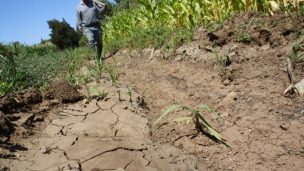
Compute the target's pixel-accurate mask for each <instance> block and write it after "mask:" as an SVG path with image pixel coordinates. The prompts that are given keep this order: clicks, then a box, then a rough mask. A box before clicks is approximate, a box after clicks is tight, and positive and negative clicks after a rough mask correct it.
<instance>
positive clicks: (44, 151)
mask: <svg viewBox="0 0 304 171" xmlns="http://www.w3.org/2000/svg"><path fill="white" fill-rule="evenodd" d="M40 151H41V153H42V154H50V153H51V151H52V148H51V147H46V146H42V147H41V149H40Z"/></svg>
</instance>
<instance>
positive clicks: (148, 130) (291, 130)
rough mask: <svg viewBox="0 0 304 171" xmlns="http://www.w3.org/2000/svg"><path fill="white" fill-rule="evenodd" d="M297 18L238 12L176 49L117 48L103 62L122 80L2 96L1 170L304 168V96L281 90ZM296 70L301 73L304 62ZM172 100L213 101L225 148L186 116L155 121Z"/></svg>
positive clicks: (215, 123) (192, 103)
mask: <svg viewBox="0 0 304 171" xmlns="http://www.w3.org/2000/svg"><path fill="white" fill-rule="evenodd" d="M295 23H296V25H294V26H293V25H291V23H290V19H289V18H288V16H287V15H284V14H280V15H275V16H273V17H271V18H269V17H265V16H261V15H259V14H246V15H244V14H243V15H238V16H235V17H232V18H231V19H229V20H228V21H227V22H225V23H224V25H223V28H222V29H218V30H217V31H214V32H212V33H208V32H207V31H206V30H204V29H203V28H200V29H198V31H197V33H196V34H195V36H194V41H193V42H190V43H186V44H184V45H182V46H181V47H179V48H177V49H174V50H169V51H166V52H165V51H160V50H153V49H144V50H143V51H136V50H121V51H119V52H118V53H116V54H115V55H114V56H112V58H109V59H108V60H107V62H108V63H112V64H115V66H116V69H117V70H118V72H119V75H120V76H119V85H118V86H113V85H112V84H111V82H110V79H109V78H108V76H106V77H103V78H102V79H100V80H98V81H93V82H91V83H88V84H87V85H85V86H84V87H81V88H80V89H79V90H78V91H79V92H80V93H81V94H82V95H81V94H79V93H78V92H77V91H76V90H75V89H73V88H72V87H69V85H68V84H66V83H64V82H56V83H54V84H52V85H51V87H50V90H49V91H48V92H45V93H43V94H41V93H40V92H39V91H37V90H27V91H25V92H21V93H19V94H18V95H17V96H6V97H2V98H1V99H0V110H1V111H2V112H0V126H1V127H0V129H1V130H0V131H1V139H0V148H1V149H0V171H23V170H30V171H42V170H50V171H52V170H75V171H77V170H93V171H99V170H127V171H136V170H138V171H142V170H143V171H149V170H163V171H168V170H172V171H195V170H198V171H203V170H241V171H243V170H294V171H300V170H303V168H304V127H303V124H304V103H303V101H304V99H303V97H295V96H289V95H284V94H283V92H284V90H285V89H286V88H287V87H288V86H289V85H290V82H289V79H288V74H287V70H286V58H287V57H288V55H289V54H290V53H291V51H292V47H293V46H294V45H295V42H296V37H297V34H298V32H299V31H300V29H302V28H303V23H304V22H303V18H301V17H297V18H295ZM216 54H217V55H216ZM216 56H218V57H219V59H222V60H216ZM225 60H226V61H225ZM221 61H222V62H223V63H221V64H220V63H219V62H221ZM293 69H294V74H295V77H296V78H297V80H298V81H299V80H300V79H301V78H304V74H303V70H304V68H303V62H301V61H299V62H298V63H294V67H293ZM86 70H87V69H86V68H85V67H84V69H82V71H86ZM92 88H93V89H94V91H90V90H92ZM80 99H82V100H81V101H78V100H80ZM76 101H78V102H76ZM173 103H178V104H185V105H189V106H193V107H195V106H196V105H198V104H202V103H207V104H209V106H211V107H213V108H214V109H216V110H217V111H218V112H219V113H220V117H219V116H214V115H210V114H208V113H203V114H204V116H205V117H206V118H207V119H208V120H209V121H210V123H211V124H212V125H213V126H214V128H216V129H217V130H218V131H219V132H220V133H221V134H222V135H223V136H224V137H225V138H226V139H227V143H228V144H229V145H230V146H231V149H229V148H227V147H226V146H224V145H223V144H219V143H216V142H214V141H213V140H212V139H210V138H208V137H207V136H205V135H204V134H202V133H199V132H197V130H196V128H195V127H194V125H193V124H192V123H191V122H190V123H178V124H177V123H174V122H168V123H166V124H163V125H162V126H161V127H159V128H158V127H156V126H154V124H153V122H154V121H155V120H156V119H157V118H158V117H159V114H160V113H162V111H164V110H165V108H167V107H168V106H169V105H171V104H173ZM186 114H187V113H185V112H182V111H176V112H174V113H172V114H170V115H169V116H168V117H166V118H165V119H164V120H167V121H170V120H172V119H175V118H177V117H180V116H185V115H186Z"/></svg>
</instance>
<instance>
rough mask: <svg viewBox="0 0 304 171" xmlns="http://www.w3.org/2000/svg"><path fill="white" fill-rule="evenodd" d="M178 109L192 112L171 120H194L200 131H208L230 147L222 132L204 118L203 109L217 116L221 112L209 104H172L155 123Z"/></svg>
mask: <svg viewBox="0 0 304 171" xmlns="http://www.w3.org/2000/svg"><path fill="white" fill-rule="evenodd" d="M177 109H182V110H184V111H187V112H190V116H188V117H182V118H176V119H173V120H171V122H186V121H193V123H194V124H195V126H196V128H197V129H198V130H199V131H201V132H203V133H205V131H206V132H207V133H208V134H209V135H210V136H212V137H213V138H215V140H216V141H218V142H220V143H222V144H224V145H226V146H227V147H229V145H228V144H227V143H226V140H225V139H224V138H223V137H222V135H221V134H220V133H218V132H217V131H216V130H215V129H214V128H213V127H212V126H211V125H210V124H209V122H208V121H207V120H206V119H205V118H204V116H203V113H202V111H205V112H208V113H214V114H216V115H217V116H219V114H218V113H217V112H216V111H215V110H213V109H212V108H210V107H209V106H208V105H207V104H201V105H198V106H196V107H195V108H192V107H188V106H185V105H172V106H170V107H168V109H167V110H166V111H165V112H164V113H162V114H161V115H160V117H159V118H158V119H157V120H156V122H155V123H154V124H155V125H157V124H159V123H160V122H161V120H162V119H163V118H164V117H165V116H166V115H168V114H169V113H171V112H174V111H176V110H177Z"/></svg>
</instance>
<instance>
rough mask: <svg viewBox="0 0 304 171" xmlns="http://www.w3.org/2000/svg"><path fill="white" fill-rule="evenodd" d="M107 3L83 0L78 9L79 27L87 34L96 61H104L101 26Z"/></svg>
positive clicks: (98, 62) (99, 62)
mask: <svg viewBox="0 0 304 171" xmlns="http://www.w3.org/2000/svg"><path fill="white" fill-rule="evenodd" d="M105 9H106V4H103V3H98V2H96V1H93V0H81V2H80V4H79V5H78V6H77V9H76V16H77V22H76V24H77V29H78V30H79V31H80V32H81V33H82V34H84V35H85V36H86V38H87V40H88V44H89V46H90V48H91V49H92V50H93V52H94V54H95V59H96V63H97V64H98V65H100V64H101V63H102V56H101V55H102V32H101V28H100V20H101V15H102V14H103V13H104V11H105Z"/></svg>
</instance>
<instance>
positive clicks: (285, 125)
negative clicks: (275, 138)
mask: <svg viewBox="0 0 304 171" xmlns="http://www.w3.org/2000/svg"><path fill="white" fill-rule="evenodd" d="M280 128H281V129H283V130H284V131H287V130H288V128H289V124H288V123H283V124H282V125H280Z"/></svg>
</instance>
